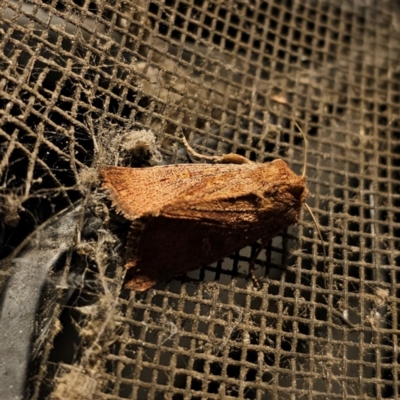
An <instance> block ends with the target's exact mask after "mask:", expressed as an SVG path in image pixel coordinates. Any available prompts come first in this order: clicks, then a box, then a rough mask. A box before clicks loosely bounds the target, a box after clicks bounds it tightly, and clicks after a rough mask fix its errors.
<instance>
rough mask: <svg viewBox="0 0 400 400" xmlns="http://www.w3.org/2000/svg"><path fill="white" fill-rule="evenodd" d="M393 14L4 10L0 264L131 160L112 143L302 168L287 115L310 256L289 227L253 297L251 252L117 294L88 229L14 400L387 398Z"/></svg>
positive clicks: (392, 269)
mask: <svg viewBox="0 0 400 400" xmlns="http://www.w3.org/2000/svg"><path fill="white" fill-rule="evenodd" d="M375 3H376V4H375ZM399 17H400V8H399V6H398V4H397V3H396V2H389V1H380V2H379V3H378V2H373V1H368V0H365V1H362V0H353V1H339V2H338V1H334V0H332V1H311V0H310V1H304V2H303V1H295V0H293V1H289V0H287V1H285V0H271V1H260V0H243V1H233V0H225V1H224V0H181V1H178V0H159V1H158V0H155V1H151V2H150V1H147V0H126V1H125V0H113V1H105V0H104V1H103V0H94V1H92V2H89V1H85V0H63V1H56V0H43V1H40V0H30V1H29V2H23V1H20V0H15V1H14V0H2V5H1V10H0V213H1V217H0V249H1V257H6V256H8V255H9V254H10V253H11V252H12V251H13V250H14V249H15V248H16V247H17V246H18V244H19V243H21V241H22V240H23V239H24V238H25V237H26V236H27V235H28V234H29V233H31V232H33V231H34V230H35V228H36V227H37V226H38V225H40V224H41V223H42V222H44V221H46V220H48V219H49V218H50V217H52V216H53V215H55V214H56V213H57V212H58V211H60V210H62V209H64V208H65V207H67V206H70V205H71V204H72V203H74V202H75V201H77V200H79V199H86V200H87V199H88V198H89V199H90V198H92V197H93V196H94V195H93V193H95V192H96V193H98V192H99V191H98V188H99V183H98V180H97V177H96V176H97V175H96V174H97V169H98V167H99V166H101V165H106V164H115V163H119V164H124V165H128V164H129V162H128V161H126V158H125V159H123V160H122V162H120V161H121V154H120V151H119V149H120V144H121V141H122V140H123V138H124V137H125V136H126V134H129V132H132V131H135V130H142V129H145V130H147V131H148V130H151V131H152V132H153V133H154V137H155V138H156V142H157V148H158V149H159V150H160V151H161V153H162V156H163V162H164V163H177V162H186V161H187V157H186V152H185V149H184V147H183V146H182V144H181V141H180V139H178V135H179V131H180V129H182V130H183V132H184V133H185V135H186V136H187V138H188V140H189V141H190V143H191V144H192V145H193V146H194V148H195V149H196V150H197V151H198V152H200V153H204V154H207V155H215V154H223V153H228V152H234V153H238V154H241V155H244V156H246V157H248V158H250V159H251V160H253V161H258V162H266V161H270V160H272V159H274V158H283V159H284V160H286V161H287V162H288V164H289V165H290V166H291V168H292V169H293V170H294V171H295V172H297V173H300V172H301V170H302V167H303V153H304V149H305V148H304V141H303V139H302V135H301V134H300V133H299V131H298V129H297V128H296V127H295V126H294V124H293V120H292V119H293V118H295V120H296V121H298V123H299V125H300V126H301V127H302V129H303V130H304V133H305V135H306V137H307V141H308V151H307V179H308V188H309V190H310V196H309V198H308V200H307V203H308V204H309V205H310V207H311V208H312V210H313V212H314V213H315V216H316V218H317V219H318V221H319V224H320V229H321V233H322V236H323V239H324V244H325V249H326V261H324V251H323V246H322V245H321V241H320V239H319V236H318V233H317V229H316V228H315V225H314V223H313V222H312V219H311V218H310V217H309V216H308V215H307V214H306V213H303V214H302V218H301V221H300V222H299V224H298V225H296V226H294V227H291V228H290V229H289V230H288V231H287V232H286V233H285V234H284V235H281V236H278V237H276V238H275V239H274V240H273V241H272V242H271V243H270V244H269V245H268V246H267V248H266V250H265V251H263V252H262V253H261V254H260V255H259V258H258V260H257V270H256V276H257V277H258V279H259V281H260V284H261V289H260V290H256V289H255V288H254V285H253V283H252V282H251V280H249V279H247V276H246V275H247V272H248V266H249V260H250V257H251V252H252V251H253V250H254V249H252V248H250V247H249V248H246V249H243V250H242V251H240V252H238V253H237V254H234V255H231V256H230V257H227V258H226V259H224V260H221V261H220V262H218V263H216V264H215V265H211V266H207V267H206V268H203V269H199V270H198V271H195V272H192V273H190V274H189V277H187V278H185V279H177V280H173V281H171V282H168V283H161V284H159V285H157V286H155V287H154V288H152V289H149V290H148V291H146V292H144V293H135V292H129V291H126V290H121V283H120V282H121V277H122V264H121V262H120V259H119V255H120V250H121V249H120V247H118V246H117V245H116V242H118V239H116V238H115V236H114V234H113V235H111V234H110V233H109V232H108V230H107V229H104V230H103V231H102V232H103V233H101V234H99V235H98V236H96V238H95V239H93V240H92V241H91V242H90V243H89V244H87V243H86V245H84V244H81V246H80V247H79V246H78V247H79V251H75V252H74V253H73V254H72V255H70V257H69V258H68V257H67V259H66V262H65V266H63V268H62V271H63V274H64V277H65V276H68V275H70V274H71V273H74V271H76V265H78V264H79V265H81V264H84V265H85V266H84V268H83V270H84V273H83V278H84V279H83V281H84V284H83V286H79V285H73V284H71V283H70V281H69V284H68V286H69V287H70V288H71V287H72V288H74V287H75V288H76V287H78V289H76V290H75V291H74V293H73V294H72V295H71V296H70V297H69V299H68V302H67V304H65V303H63V302H62V301H61V300H62V298H63V296H64V294H65V288H62V290H60V295H59V299H60V301H59V304H58V306H57V307H56V308H52V311H51V312H52V313H53V315H54V316H55V317H56V318H55V319H54V322H53V325H52V328H51V329H50V331H49V333H48V335H47V337H46V338H45V340H44V341H43V343H41V347H40V351H37V352H36V353H37V354H36V356H35V359H34V360H32V363H31V364H32V365H31V368H30V379H29V383H28V393H29V398H32V399H42V398H50V397H51V396H52V398H57V399H113V400H117V399H174V400H175V399H221V398H226V399H236V398H240V399H326V398H330V399H336V398H337V399H342V398H345V399H367V398H371V399H375V398H399V397H400V393H399V392H400V388H399V369H400V366H399V350H398V341H399V334H400V330H399V329H400V328H399V325H398V308H399V300H398V297H399V296H397V295H398V294H399V286H398V284H397V281H398V280H399V279H397V277H398V276H399V271H400V270H399V261H400V258H399V257H400V251H399V245H400V238H399V237H400V225H399V219H400V212H399V205H400V196H399V193H400V156H399V154H400V69H399V65H400V18H399ZM96 201H98V200H96ZM101 201H102V200H100V202H101ZM117 236H118V235H117ZM113 240H114V241H113ZM93 249H94V250H93ZM104 254H106V255H107V257H104ZM85 282H86V283H85ZM96 282H97V283H96ZM99 282H100V283H99ZM112 282H114V283H112ZM99 287H100V288H101V289H99ZM27 301H29V295H28V294H27Z"/></svg>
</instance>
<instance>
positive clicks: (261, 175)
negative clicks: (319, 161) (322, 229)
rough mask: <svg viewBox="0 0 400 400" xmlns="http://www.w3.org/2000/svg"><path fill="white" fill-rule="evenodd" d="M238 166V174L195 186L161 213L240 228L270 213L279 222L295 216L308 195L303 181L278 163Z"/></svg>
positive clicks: (214, 178)
mask: <svg viewBox="0 0 400 400" xmlns="http://www.w3.org/2000/svg"><path fill="white" fill-rule="evenodd" d="M241 167H242V168H241V170H240V175H236V176H235V172H234V171H231V172H229V173H226V174H224V175H219V176H213V177H210V178H209V179H208V180H207V181H201V182H199V183H196V184H195V185H193V186H192V187H191V188H189V189H188V190H187V191H186V192H185V193H184V196H181V197H180V198H176V199H175V201H173V202H171V203H169V204H166V206H165V207H164V208H163V209H162V210H161V214H162V215H165V216H167V217H170V218H189V219H198V220H204V221H208V222H209V223H216V224H226V225H231V224H239V226H240V225H242V226H243V227H245V226H247V224H248V223H249V222H250V223H254V222H256V221H257V220H259V219H260V218H262V216H261V214H262V213H269V212H271V210H272V211H273V212H274V213H276V214H277V215H282V218H283V219H284V218H285V217H284V215H286V214H288V213H289V214H293V216H298V213H299V209H300V208H301V206H302V205H303V203H304V201H305V199H306V196H307V193H308V191H307V189H306V187H305V179H304V178H302V177H300V176H298V175H296V174H295V173H294V172H293V171H291V170H290V168H289V167H288V166H287V164H286V163H285V162H284V161H282V160H276V161H273V162H271V163H265V164H244V165H242V166H241ZM289 219H291V218H289Z"/></svg>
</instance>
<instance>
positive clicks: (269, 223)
mask: <svg viewBox="0 0 400 400" xmlns="http://www.w3.org/2000/svg"><path fill="white" fill-rule="evenodd" d="M184 142H185V145H186V147H187V148H188V150H189V151H190V152H191V153H192V154H193V155H195V156H198V157H201V158H205V159H209V160H211V161H217V162H220V163H219V164H177V165H166V166H156V167H148V168H127V167H106V168H103V169H102V170H101V171H100V174H101V177H102V180H103V188H104V189H106V191H107V192H108V193H109V196H110V199H111V201H112V205H113V207H115V209H116V211H117V212H118V213H121V214H122V215H123V216H124V217H125V218H126V219H127V220H129V221H131V230H130V232H129V235H128V242H127V251H126V265H125V266H126V268H127V269H128V271H127V274H126V278H125V285H126V287H127V288H129V289H132V290H139V291H143V290H146V289H148V288H150V287H151V286H153V285H155V284H156V283H159V282H162V281H164V280H169V279H172V278H174V277H177V276H180V275H183V274H185V273H187V272H189V271H192V270H195V269H198V268H200V267H202V266H205V265H208V264H211V263H213V262H215V261H218V260H220V259H222V258H224V257H226V256H228V255H230V254H233V253H234V252H236V251H238V250H240V249H241V248H243V247H245V246H247V245H251V244H253V243H254V242H256V241H257V240H259V239H261V241H262V244H266V243H267V242H268V241H269V240H271V239H272V238H273V237H274V236H277V235H278V234H280V233H281V232H282V231H283V230H285V229H286V228H287V227H288V226H290V225H293V224H295V223H297V222H298V220H299V215H300V211H301V208H302V206H303V204H304V203H305V200H306V197H307V195H308V190H307V188H306V179H305V177H304V176H298V175H296V174H295V173H294V172H293V171H292V170H291V169H290V168H289V167H288V166H287V164H286V163H285V162H284V161H283V160H280V159H278V160H275V161H272V162H268V163H262V164H260V163H254V162H251V161H249V160H248V159H247V158H245V157H242V156H239V155H236V154H227V155H225V156H222V157H207V156H202V155H200V154H198V153H196V152H195V151H194V150H193V149H191V148H190V146H189V145H188V144H187V142H186V140H185V139H184ZM261 248H262V247H261V246H260V250H261ZM257 254H258V253H257Z"/></svg>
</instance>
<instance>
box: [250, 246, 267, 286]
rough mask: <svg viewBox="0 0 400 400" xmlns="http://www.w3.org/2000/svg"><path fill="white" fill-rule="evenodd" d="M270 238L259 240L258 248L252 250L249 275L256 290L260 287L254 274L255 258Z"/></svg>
mask: <svg viewBox="0 0 400 400" xmlns="http://www.w3.org/2000/svg"><path fill="white" fill-rule="evenodd" d="M269 240H270V239H264V240H262V241H261V243H259V244H258V248H257V250H256V251H255V252H254V254H253V256H252V257H251V259H250V262H249V275H248V276H249V277H250V278H251V280H252V281H253V285H254V286H255V288H256V289H257V290H260V289H261V283H260V281H259V280H258V279H257V277H256V276H255V274H254V271H255V270H256V260H257V257H258V256H259V255H260V253H261V251H262V249H263V248H264V247H265V246H266V245H267V243H268V242H269Z"/></svg>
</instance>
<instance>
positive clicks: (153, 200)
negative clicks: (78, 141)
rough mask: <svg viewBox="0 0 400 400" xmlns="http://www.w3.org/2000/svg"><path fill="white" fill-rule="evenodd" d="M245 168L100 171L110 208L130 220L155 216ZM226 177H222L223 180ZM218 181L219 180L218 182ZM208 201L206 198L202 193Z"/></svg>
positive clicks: (204, 166)
mask: <svg viewBox="0 0 400 400" xmlns="http://www.w3.org/2000/svg"><path fill="white" fill-rule="evenodd" d="M246 165H256V164H245V165H234V164H232V165H231V164H217V165H212V164H178V165H166V166H161V167H150V168H124V167H107V168H103V169H102V170H101V171H100V175H101V177H102V179H103V188H104V189H106V190H107V191H109V193H110V198H111V200H112V202H113V206H114V207H115V208H116V209H117V211H119V212H121V213H122V214H123V215H124V217H125V218H127V219H129V220H134V219H137V218H139V217H141V216H144V215H158V213H159V212H160V211H161V210H162V209H163V208H164V207H165V206H166V205H168V204H171V203H174V202H177V201H180V200H182V198H185V196H186V195H185V193H187V192H190V193H192V194H193V193H194V194H195V193H198V194H199V195H202V193H201V191H202V190H206V192H207V193H209V192H210V191H211V192H212V191H213V189H212V187H213V186H214V185H215V183H216V182H218V180H222V181H223V182H229V181H231V180H232V179H233V178H236V179H238V175H240V171H241V169H243V168H244V167H245V166H246ZM223 176H225V177H223ZM218 177H219V178H218ZM204 195H205V196H206V197H207V194H205V193H204Z"/></svg>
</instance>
